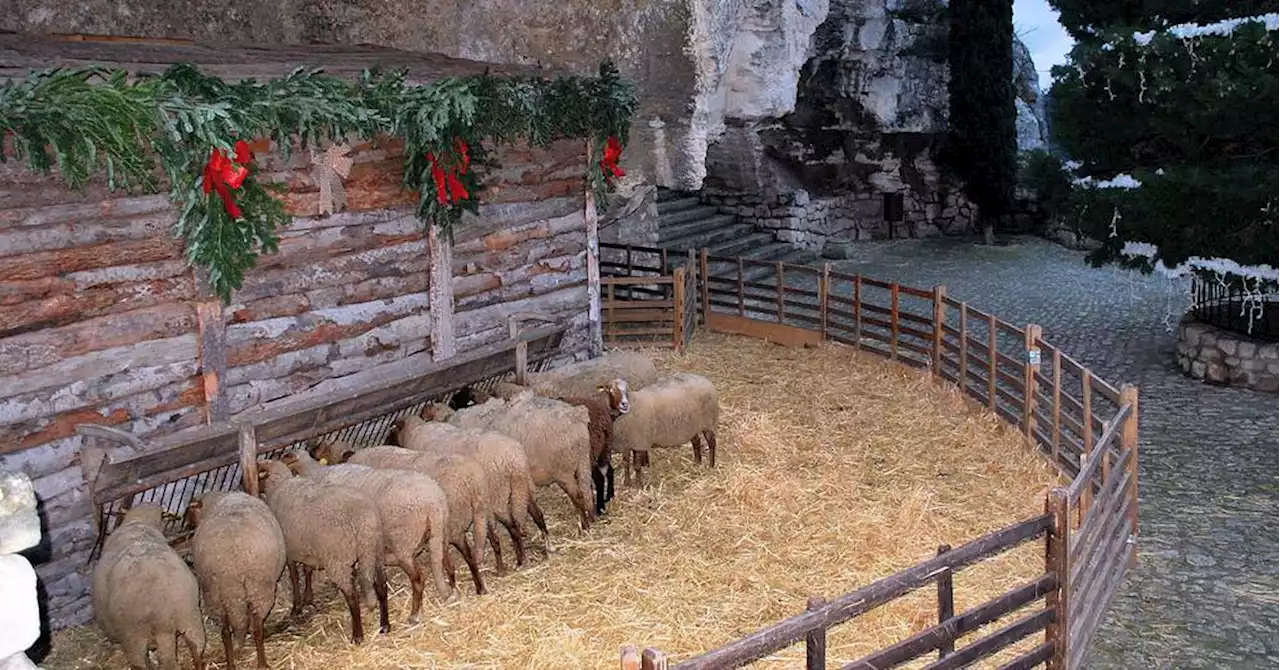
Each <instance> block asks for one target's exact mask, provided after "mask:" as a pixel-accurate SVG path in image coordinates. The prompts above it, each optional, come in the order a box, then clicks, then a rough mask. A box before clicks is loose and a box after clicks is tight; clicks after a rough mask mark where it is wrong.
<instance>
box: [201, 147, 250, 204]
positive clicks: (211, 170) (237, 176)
mask: <svg viewBox="0 0 1280 670" xmlns="http://www.w3.org/2000/svg"><path fill="white" fill-rule="evenodd" d="M235 149H236V155H235V158H234V159H233V158H229V157H228V156H227V152H226V151H224V150H222V149H214V150H213V153H212V155H210V156H209V162H208V163H207V164H205V166H204V192H205V194H206V195H207V194H209V193H212V192H213V191H215V190H216V191H217V192H218V196H219V197H221V198H222V204H223V205H225V206H226V208H227V213H228V214H230V215H231V218H233V219H238V218H240V217H241V216H242V215H243V214H244V212H243V211H242V210H241V209H240V206H239V205H237V204H236V201H235V196H234V194H232V191H234V190H235V189H238V188H240V187H241V186H242V185H243V184H244V180H245V179H247V178H248V177H249V168H248V167H247V166H248V165H249V162H250V161H252V160H253V150H252V149H250V148H249V143H248V142H245V141H244V140H236V146H235Z"/></svg>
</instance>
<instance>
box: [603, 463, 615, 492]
mask: <svg viewBox="0 0 1280 670" xmlns="http://www.w3.org/2000/svg"><path fill="white" fill-rule="evenodd" d="M604 476H605V482H606V483H607V484H608V487H609V492H608V493H607V494H605V497H604V501H605V502H609V501H610V500H613V459H612V458H610V459H609V460H608V465H607V466H606V467H605V471H604Z"/></svg>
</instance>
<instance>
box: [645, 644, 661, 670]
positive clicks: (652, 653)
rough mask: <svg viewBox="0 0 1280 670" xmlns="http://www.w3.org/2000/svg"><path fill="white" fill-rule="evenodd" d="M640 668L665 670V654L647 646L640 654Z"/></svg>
mask: <svg viewBox="0 0 1280 670" xmlns="http://www.w3.org/2000/svg"><path fill="white" fill-rule="evenodd" d="M640 670H667V655H666V654H664V653H662V652H661V651H659V650H657V649H654V648H653V647H649V648H648V649H645V650H644V653H643V654H641V655H640Z"/></svg>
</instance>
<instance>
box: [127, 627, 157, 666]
mask: <svg viewBox="0 0 1280 670" xmlns="http://www.w3.org/2000/svg"><path fill="white" fill-rule="evenodd" d="M121 646H122V647H124V657H125V659H126V660H127V661H128V662H129V667H130V668H134V669H135V670H136V669H139V668H150V667H151V657H149V656H147V647H148V646H149V642H148V641H147V639H146V638H145V637H142V636H140V635H137V634H136V633H135V634H126V635H125V638H124V640H122V641H121Z"/></svg>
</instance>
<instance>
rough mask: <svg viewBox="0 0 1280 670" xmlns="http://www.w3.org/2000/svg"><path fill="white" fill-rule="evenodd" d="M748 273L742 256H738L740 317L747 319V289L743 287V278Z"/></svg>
mask: <svg viewBox="0 0 1280 670" xmlns="http://www.w3.org/2000/svg"><path fill="white" fill-rule="evenodd" d="M745 275H746V272H745V271H744V270H743V267H742V256H738V316H743V317H745V316H746V315H747V301H746V288H745V286H744V285H743V284H744V281H745V280H744V279H743V277H744V276H745Z"/></svg>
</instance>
